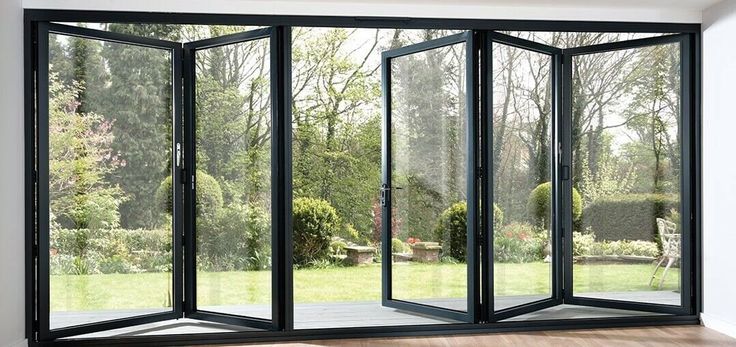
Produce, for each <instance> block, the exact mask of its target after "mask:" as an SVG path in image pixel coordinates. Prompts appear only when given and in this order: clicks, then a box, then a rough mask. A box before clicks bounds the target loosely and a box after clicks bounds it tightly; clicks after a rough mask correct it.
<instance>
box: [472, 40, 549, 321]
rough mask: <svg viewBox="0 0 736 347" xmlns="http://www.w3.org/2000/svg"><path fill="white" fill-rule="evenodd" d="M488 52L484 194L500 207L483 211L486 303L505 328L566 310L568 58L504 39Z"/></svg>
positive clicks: (488, 44) (489, 44) (484, 69)
mask: <svg viewBox="0 0 736 347" xmlns="http://www.w3.org/2000/svg"><path fill="white" fill-rule="evenodd" d="M484 48H485V49H484V52H483V54H484V55H483V57H484V59H483V62H482V77H481V78H482V79H484V81H483V83H482V86H483V91H482V95H484V96H487V100H486V101H483V102H482V105H484V107H482V108H483V110H484V111H483V113H482V115H483V117H482V120H483V124H484V126H483V131H484V132H483V138H484V141H483V146H482V149H481V152H482V153H483V155H484V157H483V160H484V161H483V167H484V168H485V170H484V172H487V173H488V174H487V175H486V176H485V177H484V178H485V180H484V181H483V191H484V197H486V199H485V200H486V201H492V202H493V203H492V204H490V203H489V204H486V205H484V209H483V216H484V218H483V221H484V223H483V224H484V225H485V226H486V227H485V228H484V232H485V239H484V244H485V245H488V246H487V247H485V248H484V249H483V254H485V257H484V259H483V260H484V261H485V263H484V264H487V265H485V266H484V268H485V269H486V271H484V275H485V278H486V279H487V280H486V281H485V282H484V284H485V286H484V290H483V294H484V296H483V298H484V302H487V303H488V304H487V310H488V317H489V320H490V321H497V320H503V319H505V318H509V317H512V316H517V315H521V314H524V313H529V312H533V311H537V310H540V309H544V308H547V307H550V306H555V305H559V304H560V303H561V302H562V294H561V293H562V291H561V289H562V285H561V284H562V283H561V281H560V280H561V279H562V266H561V263H560V261H561V257H560V255H561V249H562V243H561V238H560V232H559V229H558V228H557V225H558V224H557V218H558V216H559V213H560V209H559V206H558V203H557V202H558V199H557V198H558V194H557V190H556V189H555V187H556V185H557V177H558V173H557V167H558V165H557V146H555V143H556V142H557V133H556V131H557V124H558V123H557V122H558V118H559V115H560V106H561V105H560V102H559V100H558V97H559V95H560V94H559V87H560V85H561V84H560V82H561V78H560V73H561V63H562V56H561V53H562V50H561V49H559V48H556V47H551V46H548V45H545V44H542V43H537V42H533V41H529V40H526V39H523V38H519V37H515V36H510V35H505V34H501V33H497V32H491V33H488V37H487V39H486V42H485V47H484ZM532 198H533V199H534V204H533V205H532V204H530V202H529V200H530V199H532ZM519 245H527V246H529V247H519ZM532 247H533V248H535V249H537V250H536V251H535V250H532ZM539 248H541V249H542V253H543V254H539V253H540V252H539V251H538V249H539Z"/></svg>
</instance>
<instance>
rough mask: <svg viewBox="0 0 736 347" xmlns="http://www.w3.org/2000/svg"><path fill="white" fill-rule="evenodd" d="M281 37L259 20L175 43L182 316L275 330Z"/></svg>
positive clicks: (278, 261)
mask: <svg viewBox="0 0 736 347" xmlns="http://www.w3.org/2000/svg"><path fill="white" fill-rule="evenodd" d="M282 35H283V30H281V29H279V28H275V27H268V28H262V29H257V30H252V31H247V32H238V33H232V34H229V35H224V36H219V37H214V38H209V39H204V40H201V41H194V42H189V43H186V44H184V59H185V60H184V64H185V74H184V80H185V82H186V83H185V90H184V94H185V106H186V112H185V113H186V121H185V124H186V131H185V132H186V141H185V142H186V144H187V146H186V149H185V152H186V155H185V160H184V161H185V167H186V169H185V171H184V172H182V176H183V177H184V178H183V181H184V182H183V183H184V185H185V200H186V201H187V202H188V203H187V204H186V206H187V208H188V211H187V212H188V213H187V214H186V215H187V220H186V223H185V235H186V242H185V243H186V247H185V250H186V251H185V254H186V256H185V260H186V263H185V281H186V286H185V288H186V291H185V292H186V300H185V303H186V304H185V308H184V309H185V315H186V316H187V317H190V318H196V319H205V320H211V321H216V322H220V323H226V324H231V325H245V326H250V327H255V328H260V329H269V330H271V329H277V328H278V324H277V323H276V322H278V317H279V312H280V311H279V307H280V306H279V304H278V303H279V299H278V297H279V293H283V288H281V287H283V285H280V284H279V283H281V282H280V277H279V276H277V274H275V273H274V271H275V270H274V269H276V268H278V266H277V265H278V264H281V257H283V256H282V255H281V253H280V252H279V250H280V249H282V247H280V246H279V240H280V238H279V237H278V234H279V232H278V230H277V228H275V226H278V225H282V224H281V221H282V220H283V213H284V212H283V208H282V207H281V206H280V205H279V204H280V203H281V200H280V199H278V198H276V196H278V192H280V191H281V190H280V189H279V180H278V178H277V174H278V173H280V172H281V171H282V169H279V166H278V162H283V161H284V160H283V157H282V154H280V152H279V151H278V150H279V148H281V147H280V145H279V143H278V141H279V140H280V137H279V136H275V135H274V134H275V133H276V132H277V131H278V130H279V128H281V127H279V126H277V125H278V124H279V122H280V121H281V119H282V118H283V117H284V115H282V114H281V112H279V108H278V107H277V106H276V105H275V104H276V102H275V100H276V99H277V98H278V96H279V95H280V91H279V90H277V86H278V84H277V81H279V79H280V78H281V76H280V73H279V71H281V70H280V66H279V60H278V56H279V55H278V53H277V51H278V50H279V49H280V45H281V42H282ZM240 94H243V95H246V98H245V100H243V99H242V98H238V97H236V96H237V95H240ZM215 119H219V120H222V119H225V120H226V122H224V123H220V122H217V121H214V120H215ZM262 172H265V173H267V174H256V173H262ZM225 182H229V184H227V183H225ZM233 182H235V184H233ZM282 272H283V270H282ZM233 288H238V290H233Z"/></svg>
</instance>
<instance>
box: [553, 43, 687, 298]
mask: <svg viewBox="0 0 736 347" xmlns="http://www.w3.org/2000/svg"><path fill="white" fill-rule="evenodd" d="M685 38H686V37H684V36H678V35H673V36H667V37H662V38H659V39H650V40H649V41H643V40H640V41H642V42H639V43H632V44H631V45H630V46H628V47H627V46H623V47H618V48H617V49H605V47H603V48H601V47H592V48H591V49H590V51H587V50H586V49H585V48H581V49H579V50H577V51H575V52H573V54H571V57H570V58H569V61H570V64H571V65H570V68H571V81H570V82H571V86H572V88H571V95H570V100H571V102H570V107H571V115H572V118H571V122H572V123H571V130H572V131H571V153H572V158H571V162H572V166H571V180H572V181H571V183H572V184H571V185H572V188H571V189H572V190H573V191H572V197H573V199H572V200H571V201H572V218H571V228H570V230H571V233H569V235H570V236H569V237H570V240H571V245H569V246H568V249H570V246H572V247H571V249H572V256H571V257H570V258H569V259H568V261H567V266H569V267H570V268H571V270H570V271H571V275H572V276H570V277H569V278H568V279H567V280H568V286H569V287H570V291H569V295H570V298H568V299H569V301H571V302H572V303H581V304H591V305H602V306H610V307H614V308H635V309H641V310H653V311H663V312H672V313H675V312H679V311H681V310H682V309H683V308H684V307H685V305H684V304H686V303H687V302H688V301H689V284H688V283H689V282H688V281H687V280H686V279H687V277H688V275H686V274H688V273H689V270H687V269H686V268H685V266H686V263H687V264H689V262H688V261H683V260H686V259H687V258H685V257H684V256H683V255H685V254H686V253H687V246H686V245H688V244H689V232H688V231H689V230H690V229H689V220H688V219H687V218H686V219H684V220H683V218H681V216H683V215H684V216H688V215H690V213H689V212H688V211H687V210H686V209H689V204H688V203H687V202H686V199H687V196H688V194H687V192H688V185H687V183H686V182H687V180H685V179H684V175H685V173H683V171H682V168H683V167H686V166H683V161H685V160H688V159H687V155H686V153H687V152H686V151H684V150H683V148H682V146H681V143H682V139H683V138H686V137H684V136H686V134H685V133H684V128H683V124H686V123H685V120H684V118H683V117H684V115H686V114H687V113H685V112H686V107H685V106H683V105H687V103H685V102H684V101H683V95H687V94H684V93H683V89H682V88H683V85H684V79H685V78H687V77H686V76H687V73H686V72H685V71H688V70H687V65H686V64H688V62H687V61H683V54H682V51H683V47H682V46H683V44H685V42H686V41H685ZM650 41H651V42H650ZM623 44H626V43H623ZM686 127H687V126H685V128H686ZM567 203H568V204H570V200H568V201H567ZM576 205H577V206H576ZM578 206H579V207H578ZM683 211H684V212H683ZM566 301H568V300H566Z"/></svg>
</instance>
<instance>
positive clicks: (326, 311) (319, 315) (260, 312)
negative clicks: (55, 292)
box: [52, 291, 680, 336]
mask: <svg viewBox="0 0 736 347" xmlns="http://www.w3.org/2000/svg"><path fill="white" fill-rule="evenodd" d="M585 296H586V297H596V298H607V299H619V300H633V301H640V302H653V303H662V304H673V305H677V304H679V300H680V294H679V293H674V292H668V291H651V292H624V293H589V294H586V295H585ZM541 298H542V297H538V296H507V297H497V298H496V302H495V305H496V309H497V310H498V309H503V308H508V307H513V306H517V305H520V304H524V303H529V302H533V301H537V300H539V299H541ZM421 301H422V302H424V303H427V304H433V305H438V306H442V307H447V308H462V309H464V307H465V304H466V303H465V300H463V299H444V300H438V299H431V300H429V299H428V300H421ZM202 309H207V310H212V311H218V312H225V313H230V314H237V315H247V316H253V317H260V318H269V315H270V309H271V308H270V305H243V306H221V307H203V308H202ZM150 312H156V311H155V310H124V311H123V310H120V311H100V312H55V313H54V314H53V315H52V316H53V319H52V324H53V325H52V326H53V327H60V326H73V325H78V324H84V323H90V322H94V321H101V320H110V319H116V318H121V317H130V316H134V315H140V314H146V313H150ZM637 315H651V313H646V312H637V311H625V310H614V309H605V308H594V307H584V306H572V305H560V306H556V307H551V308H548V309H545V310H541V311H537V312H533V313H529V314H525V315H523V316H519V317H514V318H510V319H509V320H514V321H523V320H540V319H573V318H601V317H621V316H637ZM446 323H457V322H456V321H453V320H448V319H440V318H434V317H430V316H426V315H420V314H416V313H412V312H406V311H401V310H395V309H391V308H387V307H383V306H381V303H380V302H379V301H369V302H337V303H310V304H296V305H294V326H295V328H296V329H319V328H341V327H365V326H397V325H424V324H446ZM246 330H252V329H249V328H243V327H236V326H229V325H224V324H217V323H208V322H201V321H196V320H191V319H179V320H175V321H167V322H158V323H151V324H144V325H139V326H136V327H128V328H122V329H116V330H110V331H105V332H100V333H94V334H89V335H87V336H120V335H159V334H181V333H212V332H232V331H246Z"/></svg>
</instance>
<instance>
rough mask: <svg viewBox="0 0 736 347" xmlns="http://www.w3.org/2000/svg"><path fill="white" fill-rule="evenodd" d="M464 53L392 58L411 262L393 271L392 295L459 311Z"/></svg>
mask: <svg viewBox="0 0 736 347" xmlns="http://www.w3.org/2000/svg"><path fill="white" fill-rule="evenodd" d="M464 49H465V44H455V45H452V46H448V47H442V48H437V49H432V50H428V51H424V52H420V53H415V54H411V55H407V56H403V57H398V58H394V59H392V61H391V107H392V109H391V126H392V128H391V155H392V172H391V186H392V187H393V188H395V189H394V191H393V192H392V204H393V206H392V208H393V209H394V211H392V212H393V214H394V218H396V220H397V223H395V225H392V238H394V240H396V241H394V242H395V243H397V244H401V243H403V242H404V240H406V242H407V243H408V244H407V247H406V248H407V250H406V251H405V253H407V254H406V255H407V256H408V257H410V259H411V261H410V262H408V263H401V262H396V263H394V265H393V266H392V286H393V287H392V295H393V298H394V299H398V300H405V301H412V302H420V303H423V304H427V305H432V306H439V307H445V308H450V309H454V310H459V311H466V310H467V301H466V297H467V271H465V270H466V269H467V267H466V265H465V261H466V253H467V252H466V250H467V229H466V218H467V206H466V188H467V187H466V173H467V168H466V131H467V129H466V123H467V122H466V102H465V93H466V91H465V73H466V71H465V54H464ZM392 245H393V243H392ZM402 248H403V247H402ZM399 252H402V253H404V251H403V250H399ZM397 253H398V252H397ZM397 257H402V255H397V256H396V257H395V258H397Z"/></svg>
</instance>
